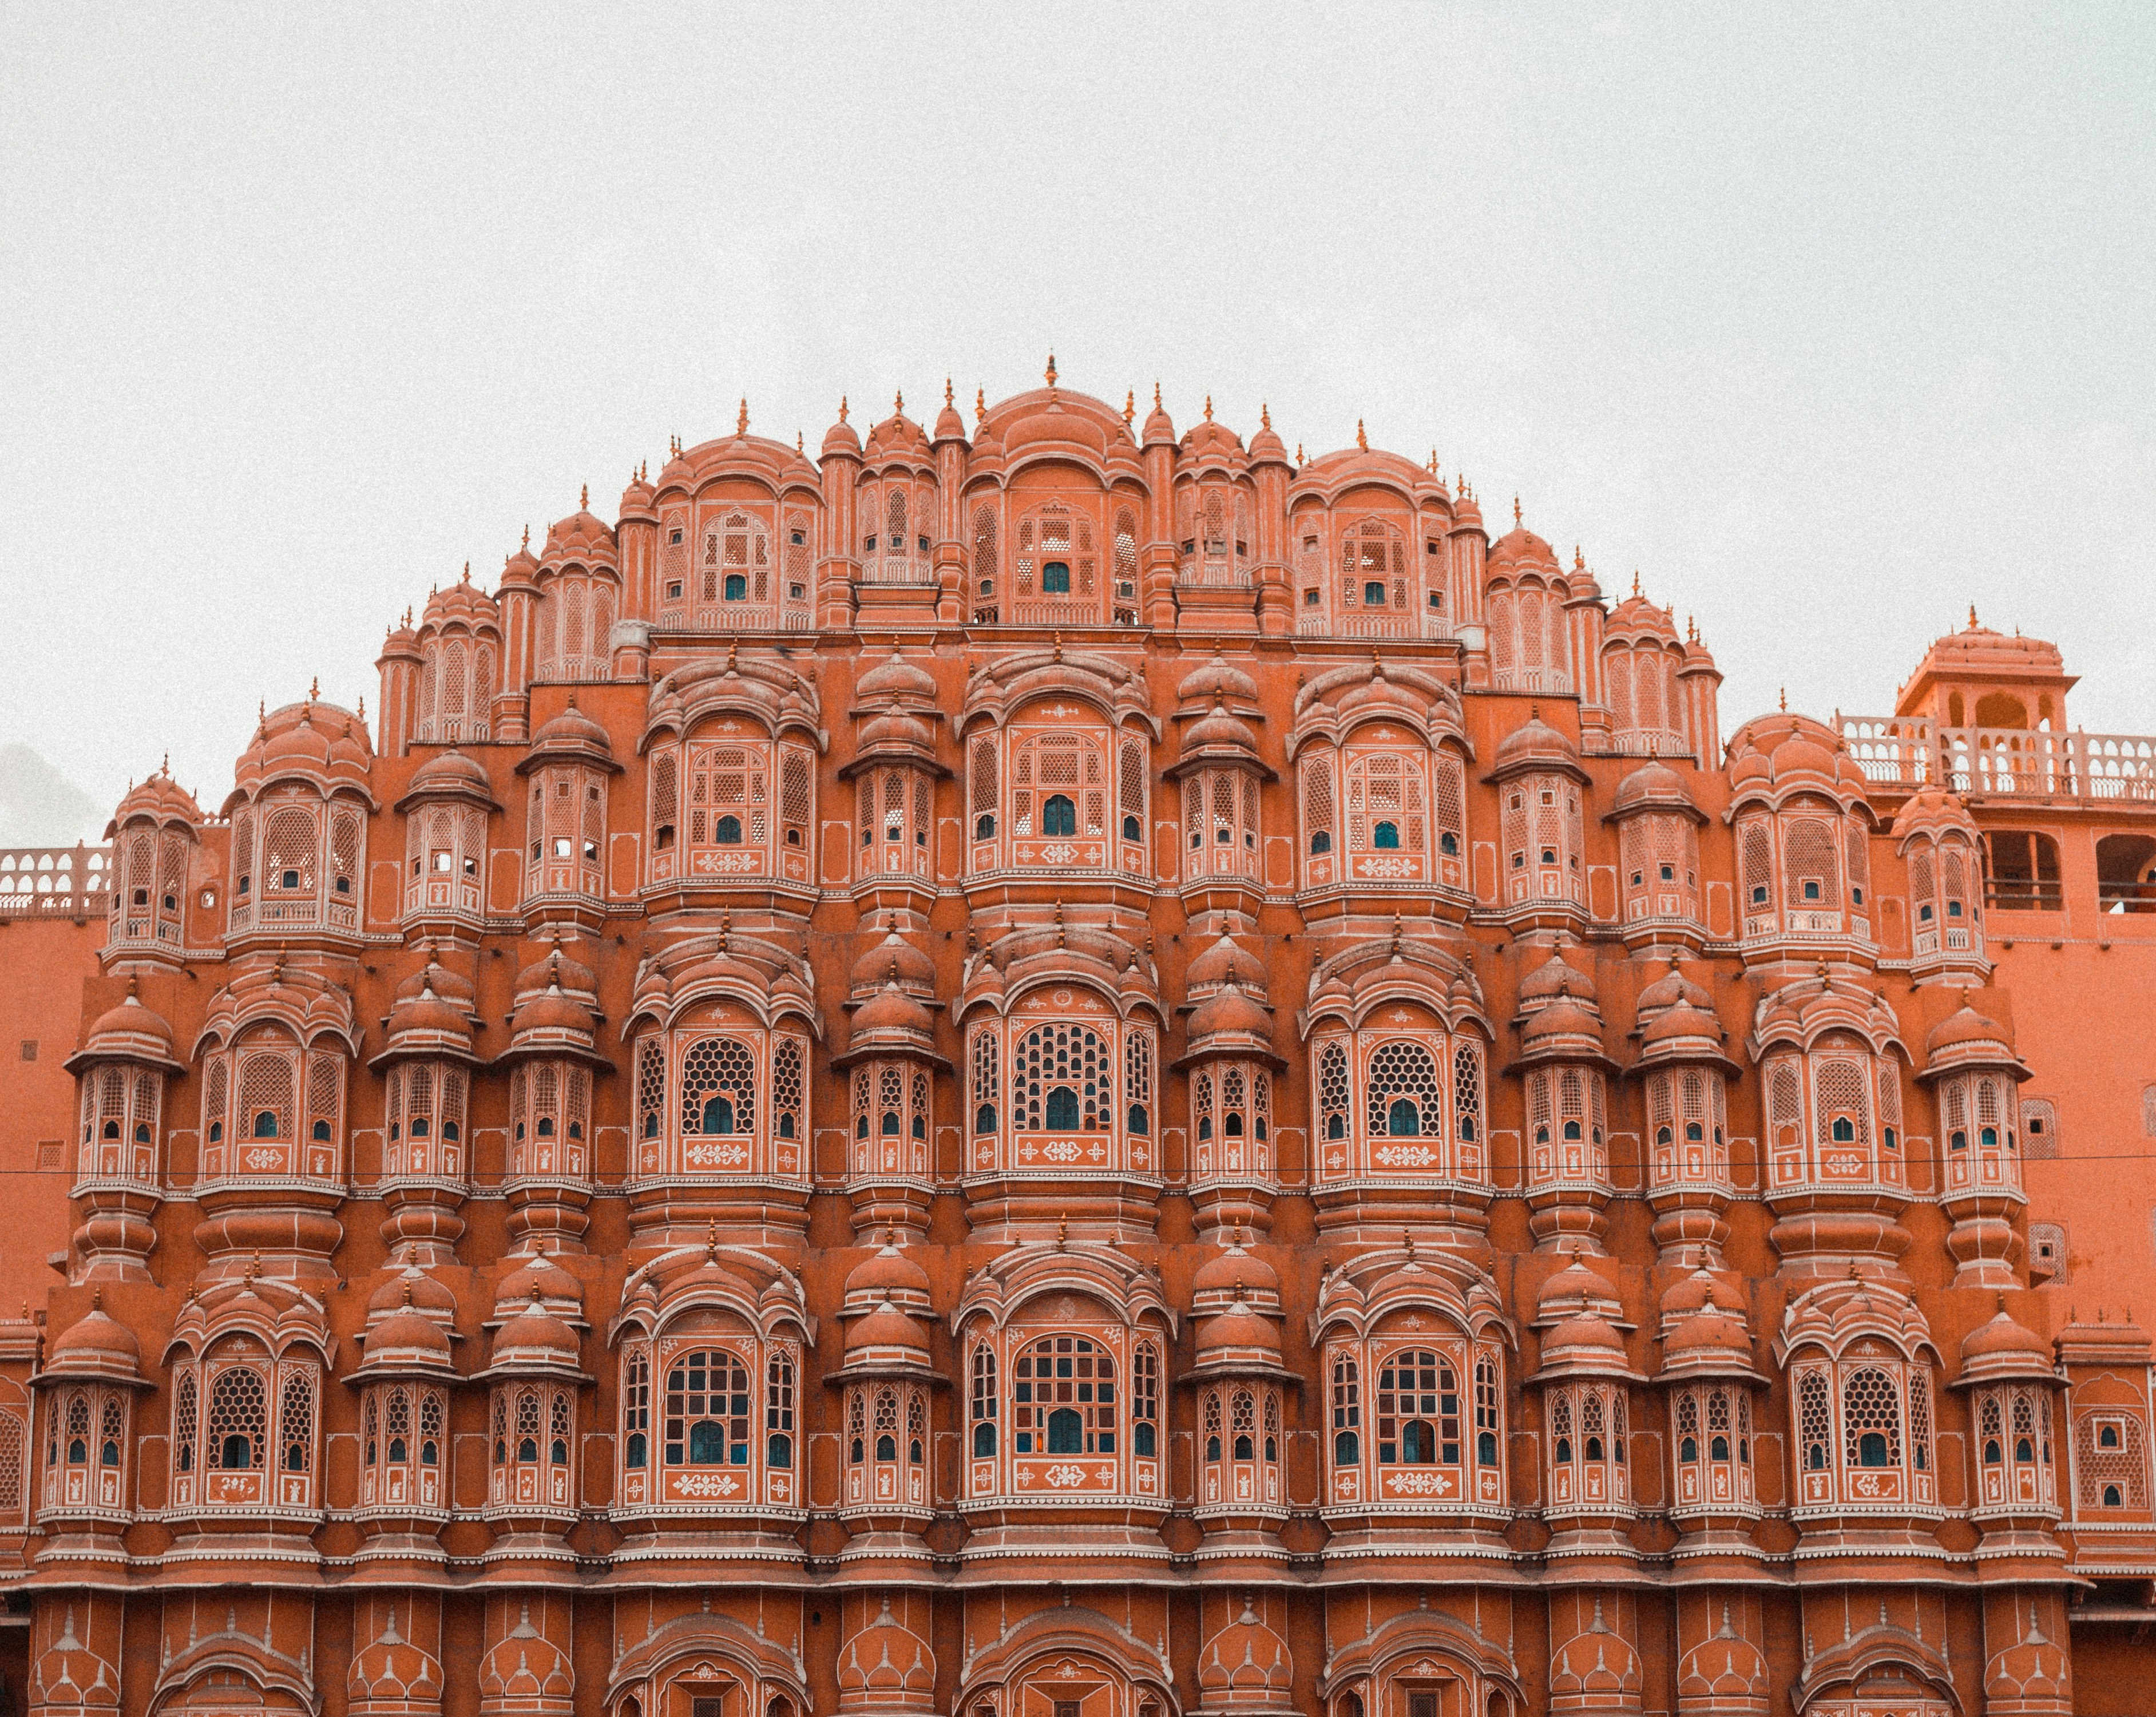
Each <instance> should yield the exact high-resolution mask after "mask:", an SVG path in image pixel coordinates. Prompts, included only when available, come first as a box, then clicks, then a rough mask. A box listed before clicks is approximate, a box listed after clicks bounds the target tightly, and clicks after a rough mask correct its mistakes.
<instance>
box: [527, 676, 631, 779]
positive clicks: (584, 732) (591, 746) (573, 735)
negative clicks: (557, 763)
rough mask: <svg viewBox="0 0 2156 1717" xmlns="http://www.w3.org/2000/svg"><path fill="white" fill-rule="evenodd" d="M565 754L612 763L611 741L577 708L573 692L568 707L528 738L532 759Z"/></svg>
mask: <svg viewBox="0 0 2156 1717" xmlns="http://www.w3.org/2000/svg"><path fill="white" fill-rule="evenodd" d="M565 754H566V755H570V756H585V757H591V758H593V759H596V760H602V761H606V762H609V763H610V762H612V761H613V741H612V740H610V739H608V737H607V730H606V729H605V728H604V727H603V726H602V725H600V724H599V723H598V722H597V721H594V720H593V719H592V718H591V717H590V716H588V715H585V714H584V712H583V710H579V709H578V708H577V698H576V694H575V693H573V692H572V693H571V694H569V703H568V707H567V709H565V710H562V712H561V714H560V715H552V716H549V717H548V718H547V720H545V721H542V723H540V725H539V730H538V731H537V732H536V733H535V734H533V735H531V755H532V756H562V755H565Z"/></svg>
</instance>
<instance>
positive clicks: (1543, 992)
mask: <svg viewBox="0 0 2156 1717" xmlns="http://www.w3.org/2000/svg"><path fill="white" fill-rule="evenodd" d="M1565 996H1575V997H1580V998H1581V999H1583V1000H1584V1001H1589V1002H1591V1001H1594V999H1595V991H1594V978H1593V977H1591V976H1589V974H1587V973H1586V972H1584V971H1581V970H1580V969H1579V968H1578V966H1574V965H1573V963H1572V962H1571V961H1568V960H1567V959H1566V958H1565V957H1564V954H1563V951H1562V950H1553V951H1551V954H1550V957H1549V958H1548V960H1545V961H1543V963H1542V964H1541V965H1540V966H1537V967H1536V968H1535V969H1534V970H1533V971H1531V972H1529V973H1528V974H1527V976H1525V977H1523V978H1522V979H1521V980H1520V1004H1521V1006H1522V1007H1525V1006H1526V1005H1527V1003H1528V1002H1553V1001H1555V1000H1557V999H1558V997H1565Z"/></svg>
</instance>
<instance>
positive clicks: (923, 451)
mask: <svg viewBox="0 0 2156 1717" xmlns="http://www.w3.org/2000/svg"><path fill="white" fill-rule="evenodd" d="M866 451H867V454H868V457H869V458H870V459H919V460H921V461H924V462H925V461H926V460H927V458H928V456H929V454H928V435H927V431H925V430H923V429H922V428H921V426H920V425H919V424H918V423H915V422H914V421H913V419H912V418H909V417H907V416H906V413H904V412H903V411H893V412H892V413H891V415H890V416H889V417H887V418H885V419H884V420H883V422H881V423H878V424H876V425H875V426H874V427H873V428H870V431H869V440H868V447H867V449H866Z"/></svg>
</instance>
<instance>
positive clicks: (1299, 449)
mask: <svg viewBox="0 0 2156 1717" xmlns="http://www.w3.org/2000/svg"><path fill="white" fill-rule="evenodd" d="M1295 462H1296V464H1298V465H1300V464H1301V463H1302V443H1301V442H1299V441H1298V442H1297V443H1296V444H1295Z"/></svg>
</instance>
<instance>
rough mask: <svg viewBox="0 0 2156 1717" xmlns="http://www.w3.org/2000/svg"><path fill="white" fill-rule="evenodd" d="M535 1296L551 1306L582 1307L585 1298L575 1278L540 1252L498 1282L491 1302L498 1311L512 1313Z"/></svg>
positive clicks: (533, 1254)
mask: <svg viewBox="0 0 2156 1717" xmlns="http://www.w3.org/2000/svg"><path fill="white" fill-rule="evenodd" d="M535 1295H536V1297H537V1298H538V1299H540V1300H542V1302H544V1303H545V1304H549V1305H554V1306H564V1305H576V1306H581V1305H582V1304H583V1297H584V1296H583V1289H580V1288H578V1287H577V1279H576V1278H575V1277H574V1276H572V1275H571V1274H569V1273H568V1272H567V1270H565V1269H562V1267H561V1265H559V1264H557V1263H555V1262H554V1260H553V1259H552V1258H549V1257H547V1254H546V1253H543V1252H539V1253H532V1255H531V1257H529V1258H526V1260H525V1261H524V1262H523V1263H521V1264H519V1265H518V1266H517V1267H516V1269H513V1270H511V1272H510V1273H509V1274H507V1275H506V1276H504V1277H503V1278H502V1279H501V1282H500V1285H499V1286H498V1287H496V1288H495V1290H494V1303H495V1307H496V1308H497V1309H498V1310H503V1311H507V1312H511V1313H514V1312H515V1311H516V1310H518V1309H520V1308H521V1307H522V1306H524V1305H526V1304H529V1303H530V1302H531V1299H533V1297H534V1296H535Z"/></svg>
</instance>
